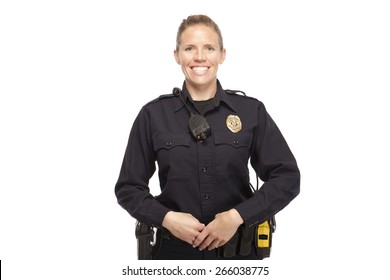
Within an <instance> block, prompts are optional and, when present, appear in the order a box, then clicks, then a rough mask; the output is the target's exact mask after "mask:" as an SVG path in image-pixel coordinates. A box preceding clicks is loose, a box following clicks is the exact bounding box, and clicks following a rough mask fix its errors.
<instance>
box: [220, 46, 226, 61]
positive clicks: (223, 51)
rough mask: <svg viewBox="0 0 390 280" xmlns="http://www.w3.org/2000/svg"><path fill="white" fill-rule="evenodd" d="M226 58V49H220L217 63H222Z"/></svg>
mask: <svg viewBox="0 0 390 280" xmlns="http://www.w3.org/2000/svg"><path fill="white" fill-rule="evenodd" d="M225 58H226V49H225V48H224V49H222V51H221V57H220V58H219V64H222V63H223V62H224V61H225Z"/></svg>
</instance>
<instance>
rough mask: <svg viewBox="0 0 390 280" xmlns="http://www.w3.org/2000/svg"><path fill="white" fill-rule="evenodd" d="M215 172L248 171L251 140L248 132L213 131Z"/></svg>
mask: <svg viewBox="0 0 390 280" xmlns="http://www.w3.org/2000/svg"><path fill="white" fill-rule="evenodd" d="M214 142H215V146H216V155H215V156H216V163H217V173H218V174H219V175H223V176H229V175H231V174H243V175H244V174H245V175H247V174H248V173H249V171H248V160H249V157H250V147H251V142H252V137H251V134H250V133H248V132H239V133H231V132H215V133H214Z"/></svg>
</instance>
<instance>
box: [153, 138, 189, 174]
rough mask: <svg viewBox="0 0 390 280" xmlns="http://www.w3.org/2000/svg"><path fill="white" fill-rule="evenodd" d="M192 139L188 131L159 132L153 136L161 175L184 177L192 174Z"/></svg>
mask: <svg viewBox="0 0 390 280" xmlns="http://www.w3.org/2000/svg"><path fill="white" fill-rule="evenodd" d="M190 141H191V137H190V135H189V134H188V133H159V134H157V135H155V136H154V137H153V145H154V151H155V152H156V153H157V163H158V166H159V173H160V176H161V175H162V176H164V177H166V178H167V177H170V178H183V177H188V176H189V175H190V167H189V165H190V162H191V154H192V152H191V149H190Z"/></svg>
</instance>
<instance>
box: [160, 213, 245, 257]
mask: <svg viewBox="0 0 390 280" xmlns="http://www.w3.org/2000/svg"><path fill="white" fill-rule="evenodd" d="M243 222H244V221H243V219H242V217H241V216H240V214H239V213H238V212H237V210H236V209H234V208H233V209H231V210H229V211H225V212H222V213H219V214H217V215H216V216H215V218H214V220H212V221H211V222H210V223H209V224H208V225H207V226H206V225H204V224H202V223H200V222H199V221H198V219H196V218H195V217H194V216H192V215H191V214H188V213H182V212H173V211H170V212H168V213H167V215H166V216H165V218H164V220H163V227H165V228H166V229H168V230H169V231H170V232H171V233H172V234H173V235H174V236H176V237H177V238H179V239H181V240H183V241H185V242H187V243H188V244H190V245H192V246H193V247H194V248H196V247H199V250H203V249H205V248H208V249H209V250H213V249H215V248H218V247H220V246H223V245H224V244H225V243H226V242H228V241H229V240H230V238H232V236H233V235H234V233H235V232H236V231H237V228H238V227H239V226H240V225H241V224H242V223H243Z"/></svg>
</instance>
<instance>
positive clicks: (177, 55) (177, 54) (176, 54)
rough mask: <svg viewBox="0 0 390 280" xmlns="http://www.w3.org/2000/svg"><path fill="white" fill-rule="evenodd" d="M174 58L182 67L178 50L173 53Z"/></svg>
mask: <svg viewBox="0 0 390 280" xmlns="http://www.w3.org/2000/svg"><path fill="white" fill-rule="evenodd" d="M173 56H174V57H175V60H176V63H177V64H179V65H180V58H179V53H178V51H177V50H174V51H173Z"/></svg>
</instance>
